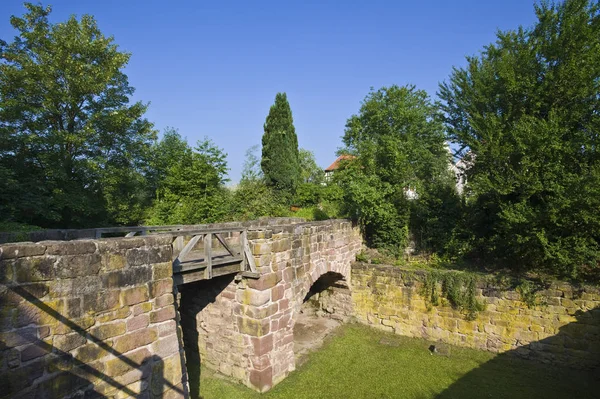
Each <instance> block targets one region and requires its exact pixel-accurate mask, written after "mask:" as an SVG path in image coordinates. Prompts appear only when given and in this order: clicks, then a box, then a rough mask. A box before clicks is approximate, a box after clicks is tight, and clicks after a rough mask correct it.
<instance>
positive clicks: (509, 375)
mask: <svg viewBox="0 0 600 399" xmlns="http://www.w3.org/2000/svg"><path fill="white" fill-rule="evenodd" d="M575 317H576V318H577V321H576V322H573V323H570V324H567V325H565V326H563V327H561V328H560V329H559V332H558V334H556V335H554V336H551V337H548V338H546V339H542V340H540V341H537V342H532V343H530V344H529V345H524V346H522V347H519V348H518V349H515V350H512V351H508V352H504V353H501V354H499V355H497V356H495V357H494V358H493V359H492V360H489V361H487V362H486V363H483V364H482V365H481V366H479V367H477V368H476V369H473V370H471V371H469V372H468V373H466V374H465V375H463V376H461V377H460V378H459V379H458V380H457V381H455V382H454V383H453V384H452V385H450V386H449V387H448V388H446V389H445V390H444V391H443V392H442V393H440V394H439V395H437V396H436V399H455V398H478V399H479V398H511V399H512V398H544V399H546V398H578V399H579V398H598V397H599V396H598V395H600V308H596V309H593V310H590V311H587V312H583V311H579V312H577V314H576V315H575ZM566 351H568V352H569V353H570V355H569V356H567V355H566ZM523 358H525V359H529V360H530V361H524V360H523ZM544 363H546V364H544ZM549 363H553V364H559V366H551V365H550V364H549ZM513 366H514V367H513ZM524 366H525V367H524ZM569 366H570V367H569ZM540 377H541V378H540ZM556 386H570V387H572V389H573V392H565V391H564V390H561V389H557V388H555V387H556ZM575 389H576V390H577V391H578V392H577V393H575V392H574V390H575Z"/></svg>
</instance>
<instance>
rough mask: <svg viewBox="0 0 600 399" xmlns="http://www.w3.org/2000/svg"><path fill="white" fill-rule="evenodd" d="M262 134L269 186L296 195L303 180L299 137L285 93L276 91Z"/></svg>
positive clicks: (262, 164)
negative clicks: (301, 177)
mask: <svg viewBox="0 0 600 399" xmlns="http://www.w3.org/2000/svg"><path fill="white" fill-rule="evenodd" d="M264 131H265V133H264V135H263V137H262V159H261V163H260V166H261V168H262V170H263V173H264V176H265V182H266V183H267V185H269V186H271V187H273V188H274V189H276V190H277V191H279V192H281V193H282V194H293V193H294V191H295V189H296V186H297V185H298V183H299V181H300V160H299V155H298V137H297V136H296V129H295V128H294V121H293V119H292V110H291V109H290V104H289V103H288V101H287V96H286V94H285V93H277V95H276V96H275V103H274V104H273V105H272V106H271V109H270V110H269V115H268V116H267V120H266V121H265V124H264Z"/></svg>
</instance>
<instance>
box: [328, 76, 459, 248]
mask: <svg viewBox="0 0 600 399" xmlns="http://www.w3.org/2000/svg"><path fill="white" fill-rule="evenodd" d="M343 142H344V144H345V148H344V149H343V151H344V152H347V153H349V154H351V155H353V156H355V158H354V159H350V160H347V161H345V162H343V165H342V166H343V168H342V170H341V171H339V172H337V173H336V175H334V176H336V180H337V181H338V182H339V184H340V185H341V186H342V188H343V192H344V196H345V198H344V199H345V203H346V206H347V211H348V212H349V214H350V215H351V216H352V217H354V218H356V219H357V220H359V222H360V224H361V225H362V227H363V230H364V233H365V236H366V238H367V241H368V242H369V244H370V245H372V246H374V247H383V248H387V249H389V250H391V251H392V252H393V253H400V252H401V251H402V250H403V249H404V246H405V245H406V243H407V240H408V236H409V230H410V228H409V227H410V226H409V224H410V208H411V206H412V205H411V203H410V202H411V198H410V196H408V195H407V191H408V190H413V191H414V192H416V193H418V195H424V194H425V193H429V192H430V191H431V190H430V187H431V186H432V185H434V184H435V183H436V182H439V181H440V180H443V177H444V176H447V173H448V152H447V151H446V149H445V147H444V131H443V126H442V122H441V118H440V115H439V114H438V111H437V108H436V107H435V106H433V105H432V104H431V102H430V100H429V98H428V96H427V94H426V93H425V92H424V91H421V90H417V89H416V88H415V87H414V86H405V87H398V86H390V87H383V88H381V89H379V90H377V91H373V90H372V91H371V92H370V93H369V94H368V95H367V97H366V98H365V100H364V101H363V103H362V106H361V108H360V111H359V113H358V114H357V115H353V116H352V117H351V118H350V119H348V122H347V123H346V131H345V134H344V136H343ZM431 195H433V194H431ZM417 201H418V200H417Z"/></svg>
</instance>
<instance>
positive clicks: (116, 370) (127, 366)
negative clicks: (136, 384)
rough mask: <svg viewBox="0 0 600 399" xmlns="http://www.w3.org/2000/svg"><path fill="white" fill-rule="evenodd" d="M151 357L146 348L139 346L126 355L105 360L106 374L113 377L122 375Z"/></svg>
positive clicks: (138, 366) (140, 365)
mask: <svg viewBox="0 0 600 399" xmlns="http://www.w3.org/2000/svg"><path fill="white" fill-rule="evenodd" d="M150 358H151V353H150V351H149V350H148V348H141V349H138V350H136V351H134V352H131V353H129V354H128V355H127V356H119V357H117V358H115V359H111V360H109V361H107V362H106V371H105V372H106V375H108V376H109V377H115V376H120V375H123V374H125V373H127V372H129V371H131V370H133V369H137V368H140V367H142V365H143V364H144V363H146V362H147V361H148V360H150Z"/></svg>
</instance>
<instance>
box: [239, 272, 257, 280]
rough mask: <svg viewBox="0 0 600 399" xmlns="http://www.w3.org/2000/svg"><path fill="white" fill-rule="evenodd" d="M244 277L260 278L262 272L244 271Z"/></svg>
mask: <svg viewBox="0 0 600 399" xmlns="http://www.w3.org/2000/svg"><path fill="white" fill-rule="evenodd" d="M242 277H247V278H253V279H256V280H257V279H259V278H260V273H253V272H242Z"/></svg>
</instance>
